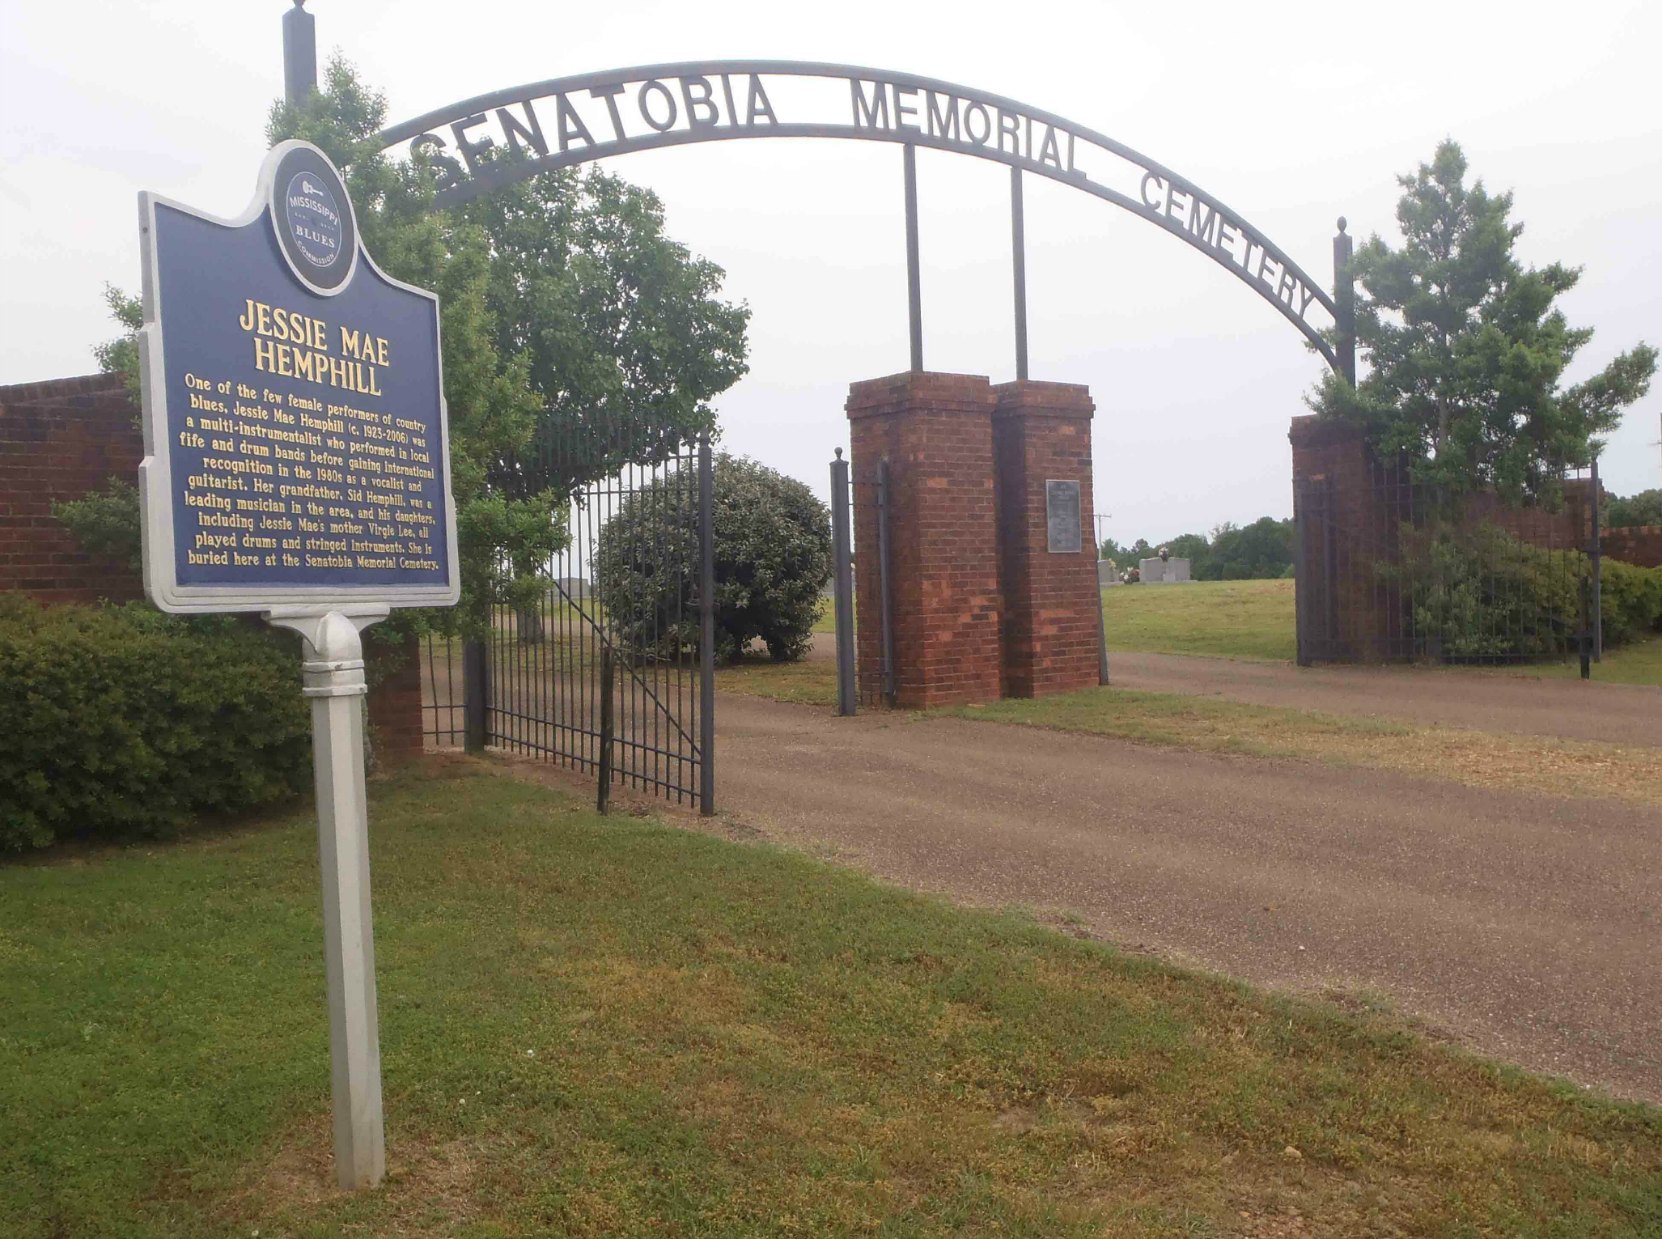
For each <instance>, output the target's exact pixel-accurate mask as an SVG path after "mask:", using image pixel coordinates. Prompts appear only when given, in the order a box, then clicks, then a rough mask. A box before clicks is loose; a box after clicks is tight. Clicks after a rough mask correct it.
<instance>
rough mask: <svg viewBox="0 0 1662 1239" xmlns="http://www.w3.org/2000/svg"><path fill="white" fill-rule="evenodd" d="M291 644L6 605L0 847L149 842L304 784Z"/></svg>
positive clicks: (189, 623)
mask: <svg viewBox="0 0 1662 1239" xmlns="http://www.w3.org/2000/svg"><path fill="white" fill-rule="evenodd" d="M299 687H300V686H299V659H298V657H297V652H296V649H295V639H294V638H293V637H292V636H290V635H287V634H276V633H272V632H269V631H266V630H263V629H261V628H258V627H255V626H254V625H252V624H249V623H247V622H246V621H242V620H238V619H235V618H232V617H213V618H207V619H194V618H193V619H180V618H176V617H171V616H165V615H162V614H160V613H158V612H156V611H154V610H152V609H151V608H149V607H147V606H145V605H143V604H141V603H134V604H131V605H129V606H124V607H82V606H56V607H42V606H39V605H37V604H35V603H32V602H28V601H25V600H23V599H20V598H17V597H15V596H10V597H7V596H0V736H4V737H5V739H4V742H3V743H0V851H3V850H22V849H25V848H29V847H44V846H46V845H47V844H49V843H51V842H52V841H53V840H54V839H56V838H60V837H64V836H92V837H108V836H121V835H134V834H156V833H161V832H166V831H170V830H173V829H176V828H177V827H179V826H181V825H183V824H185V823H187V822H188V821H190V820H191V819H192V818H193V817H195V816H196V815H197V814H200V813H229V812H235V811H239V810H246V809H250V808H256V807H258V806H261V805H265V804H270V803H272V802H274V801H278V800H282V799H286V798H288V797H290V796H293V795H294V794H295V793H297V792H300V791H302V790H303V789H304V788H306V787H307V786H309V784H310V771H311V760H310V758H311V734H310V726H309V715H308V713H307V709H306V704H305V700H304V698H302V697H301V695H300V691H299Z"/></svg>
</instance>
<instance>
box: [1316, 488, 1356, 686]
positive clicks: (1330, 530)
mask: <svg viewBox="0 0 1662 1239" xmlns="http://www.w3.org/2000/svg"><path fill="white" fill-rule="evenodd" d="M1335 532H1336V530H1335V526H1334V519H1333V479H1332V478H1331V477H1329V478H1327V479H1325V480H1324V481H1323V483H1322V572H1323V575H1324V576H1325V578H1326V579H1325V580H1324V581H1323V582H1322V597H1323V599H1324V600H1325V601H1326V603H1327V606H1326V614H1325V615H1324V616H1323V619H1324V622H1325V625H1326V630H1327V631H1326V636H1327V643H1328V649H1329V651H1336V650H1338V648H1339V645H1340V642H1339V547H1338V542H1337V539H1336V538H1335V537H1334V534H1335ZM1328 656H1329V657H1338V655H1337V654H1334V653H1331V652H1330V653H1329V655H1328ZM1353 657H1354V655H1353Z"/></svg>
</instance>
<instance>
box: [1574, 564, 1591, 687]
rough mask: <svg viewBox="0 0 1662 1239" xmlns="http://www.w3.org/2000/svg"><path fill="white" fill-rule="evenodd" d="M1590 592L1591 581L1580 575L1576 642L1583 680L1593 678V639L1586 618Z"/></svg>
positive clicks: (1589, 613) (1588, 610)
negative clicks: (1578, 633)
mask: <svg viewBox="0 0 1662 1239" xmlns="http://www.w3.org/2000/svg"><path fill="white" fill-rule="evenodd" d="M1592 592H1593V590H1592V581H1590V580H1589V579H1588V578H1587V577H1582V578H1581V634H1580V641H1579V643H1578V644H1579V646H1580V651H1581V678H1582V679H1584V680H1590V679H1592V678H1593V668H1592V661H1593V640H1592V634H1591V633H1590V632H1589V631H1588V620H1589V618H1590V616H1591V614H1592Z"/></svg>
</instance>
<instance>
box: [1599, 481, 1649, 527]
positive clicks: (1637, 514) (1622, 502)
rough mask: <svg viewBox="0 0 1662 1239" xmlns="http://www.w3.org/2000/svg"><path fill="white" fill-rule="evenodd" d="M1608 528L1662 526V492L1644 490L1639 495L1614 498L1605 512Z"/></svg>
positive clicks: (1605, 521)
mask: <svg viewBox="0 0 1662 1239" xmlns="http://www.w3.org/2000/svg"><path fill="white" fill-rule="evenodd" d="M1604 523H1605V525H1606V526H1607V527H1608V528H1611V529H1620V528H1622V527H1624V526H1627V525H1662V490H1642V491H1640V492H1639V493H1638V494H1637V495H1628V496H1627V497H1626V498H1623V497H1622V496H1620V495H1617V496H1613V497H1612V498H1611V500H1610V504H1609V506H1608V507H1607V508H1605V510H1604Z"/></svg>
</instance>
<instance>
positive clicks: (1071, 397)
mask: <svg viewBox="0 0 1662 1239" xmlns="http://www.w3.org/2000/svg"><path fill="white" fill-rule="evenodd" d="M993 392H994V394H995V395H996V397H997V400H998V403H997V406H996V408H995V410H994V413H993V456H994V464H995V476H996V477H997V486H998V527H999V528H998V545H999V592H1000V593H1001V594H1002V596H1003V599H1004V623H1003V672H1004V675H1003V684H1004V695H1005V696H1006V697H1042V696H1045V695H1047V694H1050V693H1066V692H1071V691H1073V690H1074V689H1079V688H1090V687H1093V686H1095V685H1096V683H1097V673H1098V662H1097V659H1098V651H1099V643H1100V641H1101V636H1100V634H1099V632H1098V628H1097V625H1098V618H1097V616H1098V612H1097V597H1096V592H1097V589H1098V588H1099V587H1098V585H1097V572H1096V547H1095V545H1094V541H1093V534H1092V531H1093V530H1094V528H1095V522H1094V520H1093V519H1092V515H1091V506H1092V505H1091V416H1092V414H1093V412H1094V411H1095V408H1096V406H1095V405H1094V404H1093V403H1092V401H1091V394H1090V391H1089V389H1088V388H1085V387H1082V386H1079V385H1077V384H1073V383H1040V382H1034V381H1032V380H1025V379H1024V380H1020V381H1018V382H1014V383H1004V384H1001V385H999V386H998V387H995V388H993ZM1052 480H1055V481H1069V482H1077V483H1079V518H1080V528H1079V549H1078V550H1077V551H1067V552H1059V551H1052V550H1051V549H1050V538H1049V522H1048V516H1047V505H1046V490H1045V483H1046V482H1048V481H1052Z"/></svg>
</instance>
